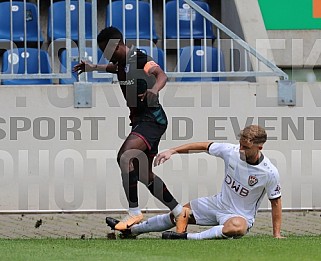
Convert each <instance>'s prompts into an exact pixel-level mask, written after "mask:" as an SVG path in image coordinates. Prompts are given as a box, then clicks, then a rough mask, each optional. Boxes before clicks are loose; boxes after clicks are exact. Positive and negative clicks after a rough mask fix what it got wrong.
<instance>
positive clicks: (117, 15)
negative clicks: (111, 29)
mask: <svg viewBox="0 0 321 261" xmlns="http://www.w3.org/2000/svg"><path fill="white" fill-rule="evenodd" d="M123 10H125V35H124V37H125V39H137V38H138V37H139V38H140V39H151V38H152V40H154V41H156V40H157V39H158V37H157V35H156V32H155V26H154V20H153V17H152V36H151V35H150V5H149V3H147V2H138V10H139V34H137V31H136V10H137V8H136V1H135V0H131V1H129V0H126V2H125V7H124V9H123V1H116V2H112V3H111V6H110V5H108V6H107V10H106V26H111V25H112V26H115V27H116V28H118V29H119V30H120V31H121V32H122V33H123V34H124V32H123ZM111 11H112V15H111V16H110V12H111Z"/></svg>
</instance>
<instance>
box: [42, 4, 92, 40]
mask: <svg viewBox="0 0 321 261" xmlns="http://www.w3.org/2000/svg"><path fill="white" fill-rule="evenodd" d="M85 6H86V7H85V28H86V29H85V30H86V34H85V38H86V39H92V38H93V37H92V18H91V17H92V15H91V7H92V6H91V3H89V2H86V3H85ZM51 9H52V10H51ZM78 9H79V5H78V1H70V23H71V25H70V27H71V31H70V37H71V40H73V41H78V28H79V19H78ZM52 16H53V25H52V24H51V17H52ZM47 36H48V40H49V41H53V40H57V39H65V38H66V2H65V1H60V2H55V3H53V5H52V7H51V6H50V7H49V14H48V30H47Z"/></svg>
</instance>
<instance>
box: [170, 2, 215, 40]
mask: <svg viewBox="0 0 321 261" xmlns="http://www.w3.org/2000/svg"><path fill="white" fill-rule="evenodd" d="M194 2H195V3H196V4H197V5H199V6H200V7H201V8H202V9H204V10H205V11H206V12H209V5H208V4H207V3H205V2H201V1H194ZM177 14H179V38H181V39H190V37H192V38H193V39H202V38H204V37H205V32H204V18H203V16H202V15H201V14H199V13H198V12H196V11H194V10H192V19H193V22H192V25H193V35H192V36H191V29H190V25H191V23H190V20H191V8H190V6H189V5H188V4H186V3H185V2H184V1H182V0H180V1H179V12H178V11H177V4H176V1H170V2H167V3H166V39H176V38H178V36H177V26H176V25H177ZM206 38H207V39H215V36H214V33H213V28H212V24H211V23H210V22H209V21H207V20H206Z"/></svg>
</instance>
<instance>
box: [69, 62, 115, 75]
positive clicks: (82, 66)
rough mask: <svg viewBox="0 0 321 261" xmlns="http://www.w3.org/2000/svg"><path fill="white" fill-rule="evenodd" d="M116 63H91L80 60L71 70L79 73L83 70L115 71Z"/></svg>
mask: <svg viewBox="0 0 321 261" xmlns="http://www.w3.org/2000/svg"><path fill="white" fill-rule="evenodd" d="M117 67H118V66H117V64H113V63H109V64H91V63H89V62H87V61H80V63H78V64H76V65H75V66H74V68H73V70H72V71H73V72H77V73H78V74H81V73H83V72H93V71H97V72H110V73H116V72H117Z"/></svg>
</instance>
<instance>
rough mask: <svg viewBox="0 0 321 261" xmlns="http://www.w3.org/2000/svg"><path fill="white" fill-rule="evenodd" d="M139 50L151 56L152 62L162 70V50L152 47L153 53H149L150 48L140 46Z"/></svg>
mask: <svg viewBox="0 0 321 261" xmlns="http://www.w3.org/2000/svg"><path fill="white" fill-rule="evenodd" d="M139 49H140V50H141V51H142V52H144V53H146V54H147V55H149V56H151V57H152V58H153V60H154V61H155V62H156V63H157V64H158V65H159V66H160V67H161V68H162V69H163V70H164V52H163V50H162V49H160V48H157V47H156V46H155V47H153V48H152V49H153V53H152V52H151V48H150V46H140V47H139Z"/></svg>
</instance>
